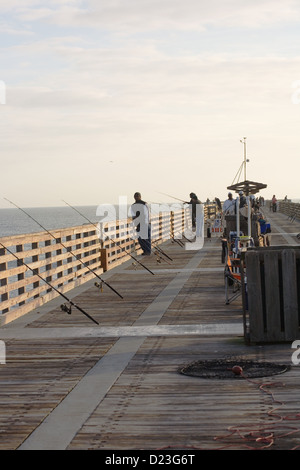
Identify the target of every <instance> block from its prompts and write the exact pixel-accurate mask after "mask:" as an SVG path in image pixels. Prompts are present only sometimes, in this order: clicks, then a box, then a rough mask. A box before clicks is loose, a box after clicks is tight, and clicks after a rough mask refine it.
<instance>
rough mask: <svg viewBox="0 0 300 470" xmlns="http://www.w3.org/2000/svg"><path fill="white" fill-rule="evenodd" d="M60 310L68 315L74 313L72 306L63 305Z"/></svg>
mask: <svg viewBox="0 0 300 470" xmlns="http://www.w3.org/2000/svg"><path fill="white" fill-rule="evenodd" d="M60 308H61V310H62V311H63V312H66V313H67V314H68V315H71V313H72V306H71V305H67V304H62V305H61V306H60Z"/></svg>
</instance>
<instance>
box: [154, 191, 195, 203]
mask: <svg viewBox="0 0 300 470" xmlns="http://www.w3.org/2000/svg"><path fill="white" fill-rule="evenodd" d="M157 192H158V194H163V195H164V196H168V197H170V198H172V199H176V201H181V202H183V203H184V204H188V202H186V201H184V200H183V199H179V198H178V197H174V196H171V195H170V194H166V193H161V192H160V191H157Z"/></svg>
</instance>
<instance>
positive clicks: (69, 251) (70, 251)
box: [4, 197, 123, 299]
mask: <svg viewBox="0 0 300 470" xmlns="http://www.w3.org/2000/svg"><path fill="white" fill-rule="evenodd" d="M4 199H5V200H6V201H8V202H9V203H10V204H12V205H13V206H15V207H16V208H17V209H19V210H20V211H22V212H23V213H24V214H26V215H27V216H28V217H30V219H32V220H33V221H34V222H35V223H36V224H37V225H39V227H41V228H42V229H43V230H45V232H47V233H48V234H49V235H50V236H51V237H52V238H53V239H54V240H57V238H56V237H55V235H53V234H52V233H51V232H50V231H49V230H48V229H46V228H45V227H43V225H41V224H40V223H39V222H38V221H37V220H36V219H34V217H32V216H31V215H30V214H28V212H26V211H25V210H24V209H22V208H21V207H19V206H17V204H15V203H14V202H12V201H10V200H9V199H7V198H6V197H5V198H4ZM59 244H60V245H61V246H62V247H63V248H64V249H65V250H67V254H71V255H72V256H74V258H76V260H77V261H79V262H80V263H81V264H82V265H83V266H84V267H85V268H87V269H88V270H89V271H90V272H91V273H93V274H94V276H96V277H97V278H98V279H99V280H100V281H101V283H103V284H105V285H106V286H107V287H108V288H109V289H111V290H112V291H113V292H114V293H115V294H117V295H118V296H119V297H120V298H121V299H123V296H122V295H121V294H119V292H118V291H117V290H116V289H114V288H113V287H112V286H111V285H110V284H108V282H106V281H104V279H102V278H101V277H100V276H99V274H97V273H95V271H94V270H93V269H91V268H90V267H89V266H88V265H87V264H86V263H84V262H83V261H82V259H80V258H79V256H77V255H76V254H75V253H73V251H72V250H69V248H68V247H67V246H65V245H64V244H63V243H62V242H61V241H59ZM100 286H101V285H100ZM96 287H99V286H98V285H97V286H96Z"/></svg>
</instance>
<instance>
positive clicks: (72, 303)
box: [0, 242, 99, 325]
mask: <svg viewBox="0 0 300 470" xmlns="http://www.w3.org/2000/svg"><path fill="white" fill-rule="evenodd" d="M0 245H1V246H2V247H3V248H4V249H5V250H6V251H7V252H8V253H10V254H11V255H12V256H14V257H15V258H16V259H17V260H18V262H19V263H20V262H21V263H22V264H23V265H24V266H25V267H26V268H27V269H30V271H32V272H33V274H34V275H35V276H38V277H39V278H40V279H41V280H42V281H43V282H45V283H46V284H47V285H48V286H49V287H51V289H53V290H54V291H55V292H57V293H58V294H59V295H61V296H62V297H63V298H64V299H65V300H66V301H67V302H69V304H70V306H73V307H75V308H77V310H79V311H80V312H81V313H83V314H84V315H85V316H86V317H88V318H89V319H90V320H92V321H93V322H94V323H96V325H99V323H98V322H97V320H95V319H94V318H93V317H92V316H91V315H89V314H88V313H87V312H85V311H84V310H83V309H82V308H81V307H79V306H78V305H76V304H75V303H74V302H73V301H72V300H70V299H69V298H68V297H67V296H66V295H65V294H63V293H62V292H60V290H58V289H57V288H56V287H54V286H53V285H52V284H50V282H49V281H46V279H44V278H43V277H42V276H41V275H40V274H39V273H38V272H37V270H35V269H33V268H31V267H30V266H29V265H28V264H27V263H25V262H24V260H23V259H21V258H19V257H18V256H17V255H16V254H15V253H13V252H12V251H11V250H9V249H8V248H7V247H6V246H5V245H3V243H2V242H0ZM60 308H61V310H63V311H64V312H67V313H68V314H69V315H71V307H68V306H67V305H66V304H63V305H61V306H60Z"/></svg>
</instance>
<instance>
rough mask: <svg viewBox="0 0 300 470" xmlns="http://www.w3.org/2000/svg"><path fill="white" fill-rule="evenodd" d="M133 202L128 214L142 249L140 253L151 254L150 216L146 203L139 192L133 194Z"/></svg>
mask: <svg viewBox="0 0 300 470" xmlns="http://www.w3.org/2000/svg"><path fill="white" fill-rule="evenodd" d="M133 197H134V199H135V202H134V203H133V204H132V205H131V207H130V215H131V217H132V219H133V223H134V225H135V229H136V232H137V234H138V241H139V244H140V247H141V248H142V250H143V253H142V255H144V256H149V255H151V217H150V208H149V206H148V204H147V203H146V202H145V201H143V200H142V196H141V193H138V192H137V193H135V194H134V196H133Z"/></svg>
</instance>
